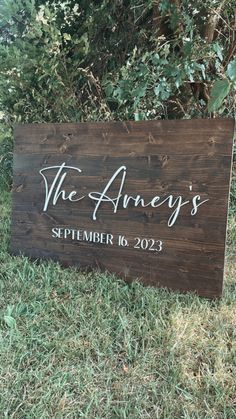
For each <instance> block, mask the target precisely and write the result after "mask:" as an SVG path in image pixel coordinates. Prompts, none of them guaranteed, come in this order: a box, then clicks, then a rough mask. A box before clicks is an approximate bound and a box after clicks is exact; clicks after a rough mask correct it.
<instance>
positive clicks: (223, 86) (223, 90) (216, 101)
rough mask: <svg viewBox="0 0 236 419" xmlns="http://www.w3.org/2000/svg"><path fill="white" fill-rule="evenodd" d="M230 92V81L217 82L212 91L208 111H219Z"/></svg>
mask: <svg viewBox="0 0 236 419" xmlns="http://www.w3.org/2000/svg"><path fill="white" fill-rule="evenodd" d="M229 91H230V82H229V80H228V79H223V80H216V81H215V83H214V84H213V86H212V89H211V95H210V100H209V102H208V111H209V112H214V111H216V110H217V109H219V108H220V106H221V105H222V102H223V100H224V98H225V97H226V96H227V95H228V93H229Z"/></svg>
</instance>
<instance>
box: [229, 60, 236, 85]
mask: <svg viewBox="0 0 236 419" xmlns="http://www.w3.org/2000/svg"><path fill="white" fill-rule="evenodd" d="M227 75H228V76H229V78H230V80H232V81H236V58H235V59H234V60H232V61H230V63H229V64H228V67H227Z"/></svg>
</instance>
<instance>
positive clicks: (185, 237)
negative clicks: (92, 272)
mask: <svg viewBox="0 0 236 419" xmlns="http://www.w3.org/2000/svg"><path fill="white" fill-rule="evenodd" d="M233 129H234V122H233V120H230V119H203V120H200V119H198V120H175V121H173V120H172V121H142V122H125V123H124V122H106V123H102V122H101V123H100V122H99V123H78V124H76V123H74V124H32V125H22V126H17V127H16V129H15V150H14V185H13V213H12V240H11V250H12V253H13V254H15V255H19V254H25V255H27V256H29V257H31V258H48V259H53V260H57V261H60V263H62V264H63V265H65V266H68V265H72V264H75V265H79V266H81V267H85V266H90V267H100V268H102V269H104V270H105V269H106V270H108V271H111V272H115V273H117V274H118V275H119V276H121V277H123V278H125V279H127V280H131V279H139V280H141V281H142V282H144V283H146V284H150V285H155V286H166V287H169V288H171V289H177V290H181V291H195V292H197V293H198V294H200V295H203V296H209V297H215V296H220V295H221V292H222V284H223V271H224V253H225V236H226V223H227V209H228V197H229V183H230V168H231V160H232V142H233V140H232V139H233Z"/></svg>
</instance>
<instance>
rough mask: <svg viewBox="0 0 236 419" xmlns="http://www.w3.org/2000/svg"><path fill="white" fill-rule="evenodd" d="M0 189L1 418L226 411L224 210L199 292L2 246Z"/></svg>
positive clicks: (233, 403)
mask: <svg viewBox="0 0 236 419" xmlns="http://www.w3.org/2000/svg"><path fill="white" fill-rule="evenodd" d="M0 199H1V203H0V235H1V243H0V417H1V418H4V417H5V418H40V419H43V418H78V417H81V418H86V419H87V418H96V419H98V418H123V419H125V418H131V419H135V418H163V419H168V418H171V419H172V418H177V419H179V418H186V419H187V418H192V419H197V418H199V419H203V418H207V419H213V418H214V419H217V418H219V419H222V418H225V419H226V418H227V419H228V418H232V419H233V418H235V417H236V392H235V377H236V353H235V352H236V351H235V350H236V328H235V326H236V304H235V301H236V285H235V278H236V266H235V264H234V262H233V255H234V254H235V252H234V249H233V242H234V239H233V238H235V236H236V234H235V230H236V227H235V226H234V225H233V223H234V221H233V217H231V219H230V223H231V232H230V242H231V247H230V249H229V252H228V258H227V266H226V278H225V290H224V296H223V298H222V299H220V300H218V301H209V300H207V299H203V298H199V297H197V296H194V295H181V294H178V293H173V292H169V291H168V290H165V289H154V288H151V287H146V288H145V287H143V286H142V285H141V284H138V283H133V284H132V285H127V284H126V283H125V282H123V281H121V280H118V279H117V278H113V277H112V276H111V275H105V274H103V273H100V272H93V273H89V274H88V273H87V274H86V273H83V272H81V271H78V270H76V269H74V268H70V269H62V268H61V267H60V266H59V265H58V264H56V263H48V262H42V263H40V264H36V263H34V262H31V261H29V260H28V259H27V258H25V257H11V256H10V255H9V254H8V243H9V212H10V210H9V208H10V196H9V193H7V192H3V193H2V194H1V198H0ZM234 228H235V230H234Z"/></svg>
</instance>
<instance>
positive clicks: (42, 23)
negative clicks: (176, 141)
mask: <svg viewBox="0 0 236 419" xmlns="http://www.w3.org/2000/svg"><path fill="white" fill-rule="evenodd" d="M233 3H234V2H233V1H232V0H230V1H228V2H227V4H225V6H224V8H223V9H222V10H221V9H219V7H220V2H219V1H214V4H213V3H212V1H206V4H205V5H204V6H203V5H202V2H201V1H200V0H198V1H194V2H191V1H190V2H189V1H186V0H185V1H183V2H181V5H179V2H177V1H176V2H175V1H174V2H173V1H172V2H170V1H169V0H163V1H160V2H159V3H158V4H156V3H155V2H153V1H151V0H149V1H146V2H143V1H141V0H127V1H125V2H123V1H122V2H109V1H108V0H102V1H95V2H94V1H93V2H92V1H81V2H79V4H78V3H77V2H75V1H69V0H67V1H63V2H59V1H53V2H48V1H46V2H45V1H34V0H27V1H19V2H15V1H14V0H4V1H2V2H1V14H0V35H1V44H0V57H1V60H0V92H1V95H0V98H1V99H0V108H1V110H2V111H3V112H4V118H5V121H6V122H7V123H8V124H9V123H10V124H12V123H14V122H16V121H17V122H48V121H54V122H56V121H59V122H62V121H82V120H98V119H103V120H107V119H122V118H128V119H149V118H183V117H184V118H191V117H207V116H210V115H209V113H208V112H210V111H213V110H214V111H216V110H218V112H219V114H223V115H225V116H226V115H233V114H234V100H233V96H234V89H235V60H233V59H232V57H231V56H230V55H229V52H230V50H231V47H232V45H231V44H232V40H233V33H232V29H231V28H232V27H233V26H232V25H233V18H234V7H233ZM212 10H213V11H214V13H215V14H214V13H213V17H215V18H216V20H217V19H218V15H220V18H219V19H218V21H219V25H221V24H222V22H225V21H227V23H228V25H227V26H225V27H224V28H221V32H219V31H218V32H216V31H215V32H214V33H215V35H214V38H213V41H212V42H210V38H209V35H208V38H207V36H206V33H208V32H207V27H208V26H209V27H210V17H209V16H211V14H212ZM215 29H217V28H215ZM226 61H227V64H226ZM218 78H223V80H226V79H227V78H228V79H229V83H230V89H229V86H227V88H226V81H223V83H222V85H221V87H222V86H223V90H222V88H221V89H220V88H219V86H220V85H219V83H220V81H218V82H217V85H216V87H217V97H216V98H215V99H214V100H213V98H211V100H210V104H208V98H209V92H210V89H211V85H212V83H214V82H216V81H217V79H218ZM215 89H216V88H215V84H214V87H213V90H212V95H211V96H213V97H215V96H214V92H215ZM219 92H221V93H220V97H221V99H219V97H218V93H219ZM222 98H223V99H224V103H223V99H222ZM207 105H208V108H207Z"/></svg>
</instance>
